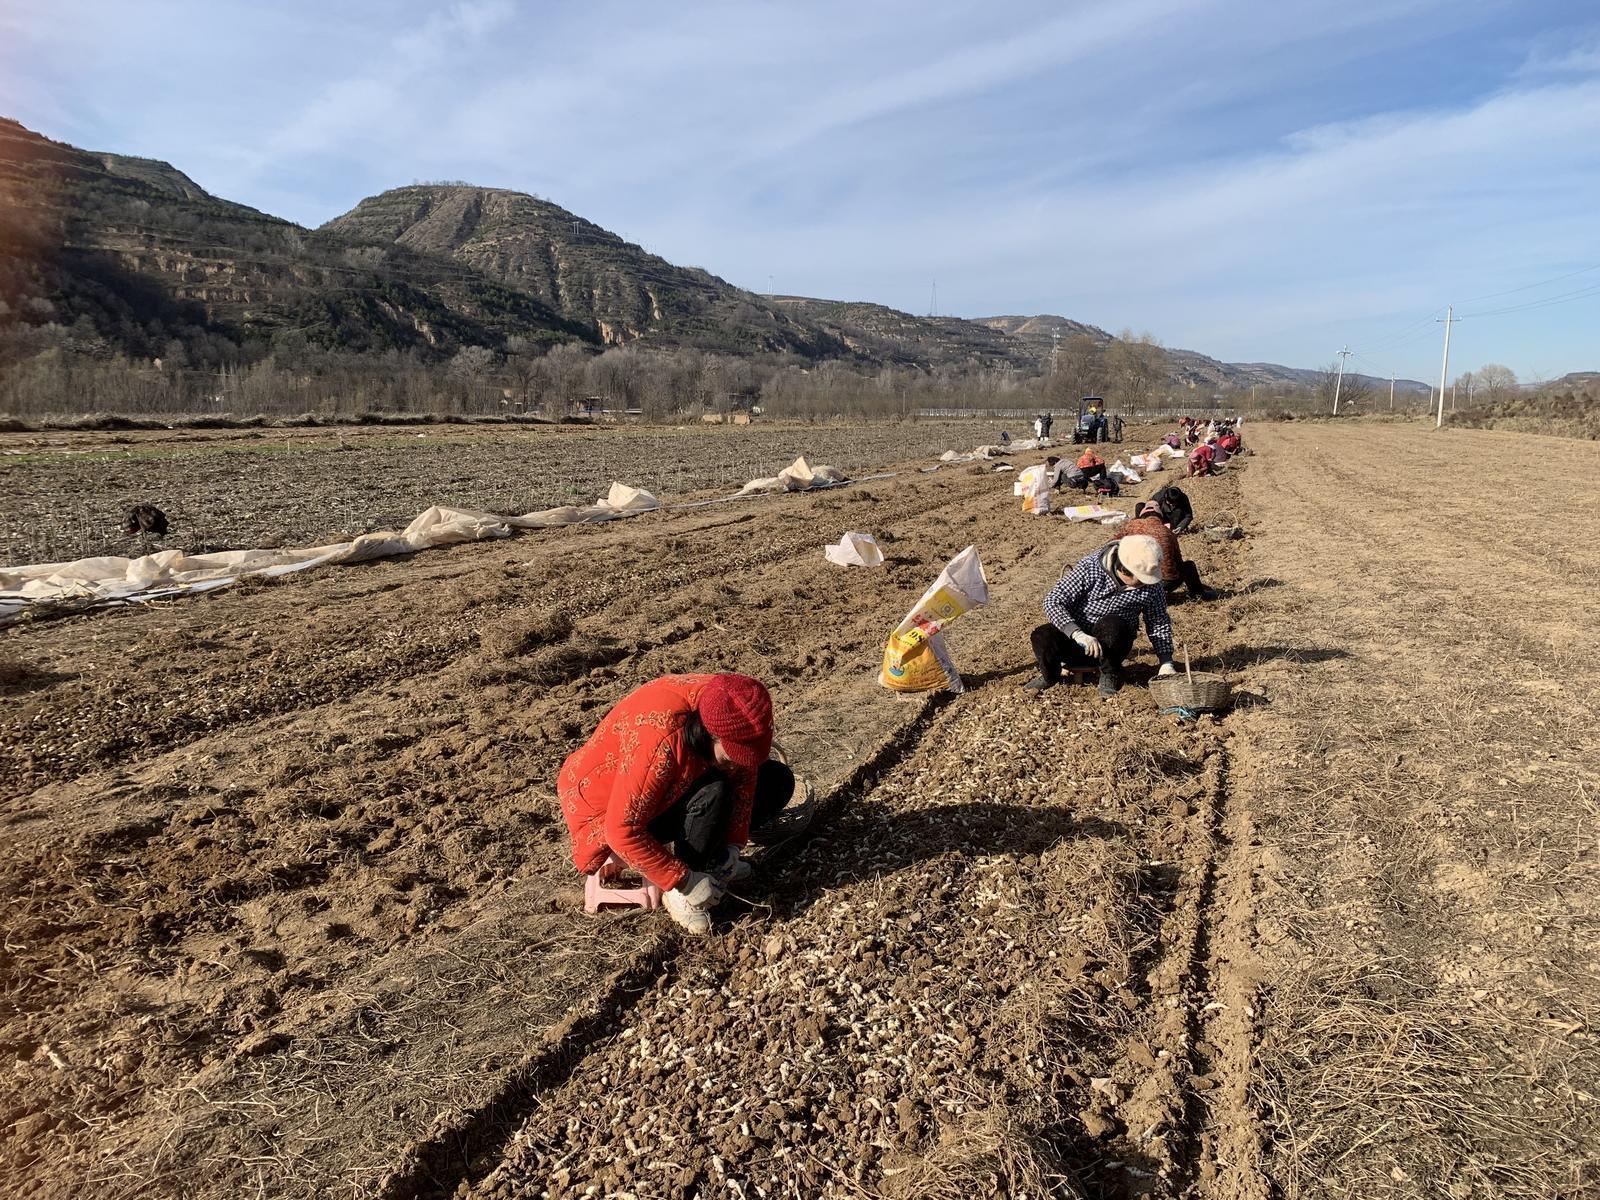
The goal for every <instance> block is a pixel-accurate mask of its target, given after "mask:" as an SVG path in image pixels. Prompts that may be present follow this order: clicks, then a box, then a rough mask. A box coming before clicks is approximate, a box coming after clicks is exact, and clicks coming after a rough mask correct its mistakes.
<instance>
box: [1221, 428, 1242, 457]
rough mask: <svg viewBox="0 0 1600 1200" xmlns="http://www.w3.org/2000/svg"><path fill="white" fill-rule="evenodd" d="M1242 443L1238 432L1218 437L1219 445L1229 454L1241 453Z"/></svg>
mask: <svg viewBox="0 0 1600 1200" xmlns="http://www.w3.org/2000/svg"><path fill="white" fill-rule="evenodd" d="M1240 444H1241V443H1240V441H1239V435H1238V434H1237V433H1228V434H1224V435H1223V436H1222V437H1220V438H1218V439H1217V445H1219V446H1221V447H1222V448H1223V449H1224V450H1226V451H1227V452H1228V453H1229V454H1237V453H1239V446H1240Z"/></svg>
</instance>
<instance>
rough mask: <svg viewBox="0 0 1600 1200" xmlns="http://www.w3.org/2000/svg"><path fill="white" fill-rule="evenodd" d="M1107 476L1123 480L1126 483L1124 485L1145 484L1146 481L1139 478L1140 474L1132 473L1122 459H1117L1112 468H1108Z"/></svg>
mask: <svg viewBox="0 0 1600 1200" xmlns="http://www.w3.org/2000/svg"><path fill="white" fill-rule="evenodd" d="M1106 474H1107V475H1115V476H1116V477H1117V478H1118V479H1120V480H1122V482H1124V483H1143V482H1144V480H1143V479H1141V478H1140V477H1139V474H1138V472H1136V471H1131V470H1129V469H1128V468H1127V467H1125V466H1124V465H1123V463H1122V460H1121V459H1120V458H1119V459H1117V461H1116V462H1114V463H1112V464H1111V466H1109V467H1107V468H1106Z"/></svg>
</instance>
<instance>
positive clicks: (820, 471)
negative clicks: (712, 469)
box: [739, 455, 846, 496]
mask: <svg viewBox="0 0 1600 1200" xmlns="http://www.w3.org/2000/svg"><path fill="white" fill-rule="evenodd" d="M845 482H846V479H845V474H844V472H843V471H841V470H839V468H838V467H813V466H812V465H811V464H810V463H808V462H807V461H806V460H805V456H804V455H802V456H801V457H799V458H797V459H795V460H794V462H792V463H790V464H789V465H788V466H787V467H785V468H784V469H783V470H781V471H779V472H778V473H777V474H776V475H774V476H773V477H772V478H770V479H752V480H751V481H750V482H749V483H747V484H745V485H744V486H743V487H742V488H740V489H739V495H741V496H747V495H749V494H750V493H752V492H805V491H810V490H811V489H812V488H814V487H834V486H836V485H838V484H841V483H845Z"/></svg>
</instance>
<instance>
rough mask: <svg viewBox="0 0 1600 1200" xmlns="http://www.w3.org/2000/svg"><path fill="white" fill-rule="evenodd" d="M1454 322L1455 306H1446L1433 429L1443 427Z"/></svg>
mask: <svg viewBox="0 0 1600 1200" xmlns="http://www.w3.org/2000/svg"><path fill="white" fill-rule="evenodd" d="M1455 320H1456V308H1455V305H1453V304H1451V305H1448V306H1447V307H1446V308H1445V310H1444V362H1443V363H1441V364H1440V365H1439V419H1438V420H1437V421H1435V422H1434V423H1433V427H1434V428H1435V429H1438V428H1440V427H1441V426H1443V425H1444V381H1445V379H1447V378H1448V377H1449V375H1450V326H1452V325H1454V324H1455ZM1436 323H1437V322H1436Z"/></svg>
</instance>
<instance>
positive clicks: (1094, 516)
mask: <svg viewBox="0 0 1600 1200" xmlns="http://www.w3.org/2000/svg"><path fill="white" fill-rule="evenodd" d="M1061 515H1062V516H1063V517H1065V518H1066V519H1067V520H1069V521H1099V522H1100V524H1102V525H1115V524H1116V523H1117V522H1118V521H1126V520H1127V519H1128V514H1127V513H1125V512H1118V511H1117V510H1116V509H1114V508H1107V507H1106V506H1105V505H1104V504H1075V505H1073V506H1072V507H1071V508H1064V509H1062V510H1061Z"/></svg>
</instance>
